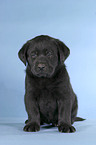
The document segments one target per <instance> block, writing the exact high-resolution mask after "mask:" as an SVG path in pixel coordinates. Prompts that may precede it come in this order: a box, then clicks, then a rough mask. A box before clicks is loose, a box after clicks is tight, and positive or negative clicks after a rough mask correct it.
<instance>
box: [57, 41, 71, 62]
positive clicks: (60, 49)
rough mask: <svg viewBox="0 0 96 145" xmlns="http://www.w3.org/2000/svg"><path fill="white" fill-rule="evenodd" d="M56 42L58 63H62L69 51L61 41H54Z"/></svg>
mask: <svg viewBox="0 0 96 145" xmlns="http://www.w3.org/2000/svg"><path fill="white" fill-rule="evenodd" d="M56 42H57V47H58V53H59V57H60V63H64V61H65V60H66V58H67V57H68V56H69V54H70V49H69V48H68V47H67V46H66V45H65V44H64V43H63V42H62V41H60V40H58V39H56Z"/></svg>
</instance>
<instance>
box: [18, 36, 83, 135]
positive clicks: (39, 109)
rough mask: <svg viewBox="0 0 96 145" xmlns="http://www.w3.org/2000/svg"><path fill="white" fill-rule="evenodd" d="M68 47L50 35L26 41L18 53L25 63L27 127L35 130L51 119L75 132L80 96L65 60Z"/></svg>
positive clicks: (66, 130) (59, 126)
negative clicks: (76, 92) (78, 98)
mask: <svg viewBox="0 0 96 145" xmlns="http://www.w3.org/2000/svg"><path fill="white" fill-rule="evenodd" d="M69 54H70V50H69V48H68V47H67V46H66V45H65V44H64V43H63V42H61V41H60V40H58V39H55V38H52V37H49V36H47V35H40V36H37V37H35V38H33V39H31V40H29V41H27V43H25V44H24V45H23V47H22V48H21V49H20V51H19V53H18V55H19V58H20V59H21V61H22V62H23V63H24V64H25V65H26V63H27V69H26V79H25V107H26V111H27V113H28V120H27V121H26V125H25V127H24V131H29V132H35V131H39V130H40V125H42V124H44V123H48V124H50V123H52V124H53V125H54V126H58V130H59V131H60V132H67V133H69V132H74V131H75V128H74V127H73V126H72V124H73V123H74V121H76V120H78V121H81V120H83V119H82V118H77V117H76V115H77V108H78V103H77V97H76V95H75V93H74V91H73V89H72V86H71V84H70V79H69V76H68V73H67V70H66V67H65V64H64V61H65V60H66V58H67V57H68V56H69Z"/></svg>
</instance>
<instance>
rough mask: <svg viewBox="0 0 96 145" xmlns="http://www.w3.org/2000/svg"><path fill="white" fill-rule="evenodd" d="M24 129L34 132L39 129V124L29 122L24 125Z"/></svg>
mask: <svg viewBox="0 0 96 145" xmlns="http://www.w3.org/2000/svg"><path fill="white" fill-rule="evenodd" d="M23 130H24V131H27V132H36V131H39V130H40V125H38V124H37V123H35V122H34V123H30V124H27V125H25V127H24V128H23Z"/></svg>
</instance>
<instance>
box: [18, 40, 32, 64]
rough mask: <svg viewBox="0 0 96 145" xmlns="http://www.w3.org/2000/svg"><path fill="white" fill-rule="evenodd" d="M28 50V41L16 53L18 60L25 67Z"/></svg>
mask: <svg viewBox="0 0 96 145" xmlns="http://www.w3.org/2000/svg"><path fill="white" fill-rule="evenodd" d="M28 48H29V41H28V42H26V43H25V44H24V45H23V46H22V48H21V49H20V50H19V52H18V56H19V58H20V60H21V61H22V62H23V63H24V64H25V65H26V61H27V50H28Z"/></svg>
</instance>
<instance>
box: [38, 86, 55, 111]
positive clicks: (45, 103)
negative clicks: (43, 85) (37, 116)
mask: <svg viewBox="0 0 96 145" xmlns="http://www.w3.org/2000/svg"><path fill="white" fill-rule="evenodd" d="M38 104H39V108H40V112H41V113H42V114H50V112H51V113H52V114H53V113H54V111H55V110H56V108H57V100H56V97H55V96H54V93H52V92H50V91H48V90H46V89H45V90H43V91H41V93H40V95H39V98H38Z"/></svg>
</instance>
